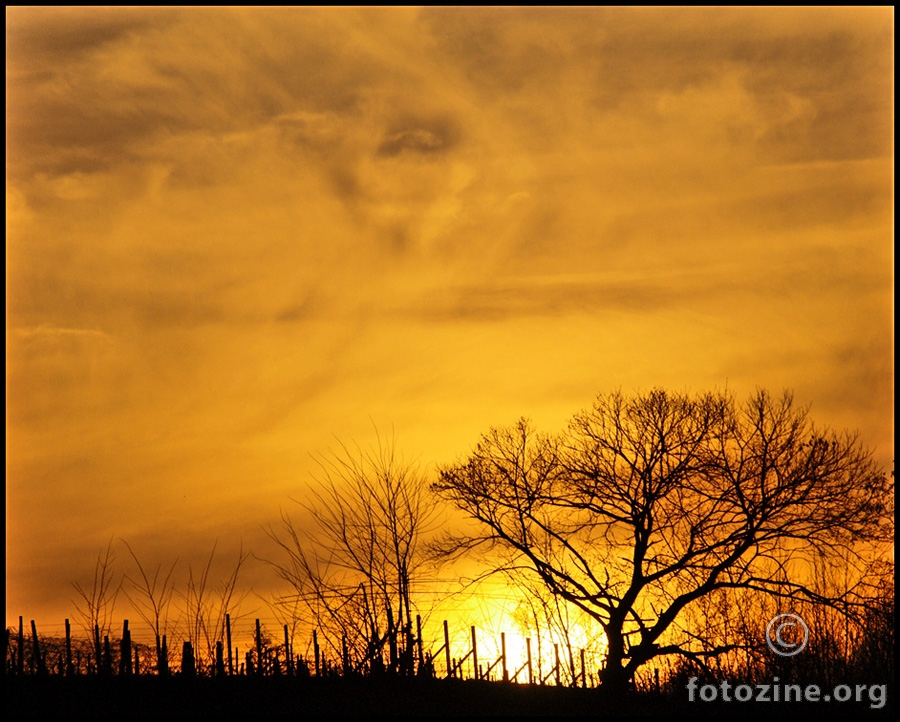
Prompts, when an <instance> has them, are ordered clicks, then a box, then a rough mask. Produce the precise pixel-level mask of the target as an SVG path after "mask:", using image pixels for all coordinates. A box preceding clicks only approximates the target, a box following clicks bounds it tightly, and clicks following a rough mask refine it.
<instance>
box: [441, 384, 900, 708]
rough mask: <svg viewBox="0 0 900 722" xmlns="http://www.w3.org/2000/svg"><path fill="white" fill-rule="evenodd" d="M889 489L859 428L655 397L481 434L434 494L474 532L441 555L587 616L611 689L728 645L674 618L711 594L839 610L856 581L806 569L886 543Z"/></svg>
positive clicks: (717, 396) (768, 401) (798, 413)
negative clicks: (510, 574) (527, 577)
mask: <svg viewBox="0 0 900 722" xmlns="http://www.w3.org/2000/svg"><path fill="white" fill-rule="evenodd" d="M891 486H892V484H891V482H890V481H889V480H888V478H887V475H886V474H885V473H884V472H883V471H882V470H881V469H880V468H878V467H877V465H876V464H875V463H874V462H873V460H872V456H871V453H870V452H869V451H868V450H867V449H865V448H863V447H862V446H861V445H860V444H859V442H858V439H857V437H856V436H855V435H851V434H847V433H843V434H839V433H834V432H832V431H829V430H827V429H819V428H817V427H816V426H815V425H814V424H813V423H812V422H811V421H810V419H809V418H808V413H807V409H805V408H798V407H796V406H795V405H794V403H793V399H792V396H791V394H789V393H785V394H784V395H783V396H782V397H781V398H773V397H771V396H770V395H769V394H768V393H766V392H763V391H759V392H757V393H756V394H755V395H753V396H752V397H751V398H750V399H749V400H748V401H747V402H746V403H745V404H743V405H741V404H738V403H736V402H735V400H734V398H733V397H732V396H731V395H730V394H727V393H710V394H703V395H697V396H691V395H688V394H672V393H668V392H666V391H663V390H654V391H652V392H650V393H647V394H644V395H635V396H634V397H631V398H628V397H625V396H624V395H622V394H621V393H613V394H610V395H606V396H603V395H601V396H599V397H598V398H597V399H596V401H595V403H594V405H593V407H592V408H591V409H589V410H587V411H585V412H583V413H580V414H578V415H576V416H575V417H574V418H573V419H572V421H571V423H570V425H569V426H568V428H567V430H566V431H565V432H564V433H562V434H560V435H557V436H549V435H543V434H539V433H537V432H536V431H535V430H534V429H533V428H532V427H531V425H530V424H529V423H528V422H527V421H525V420H521V421H520V422H519V423H518V424H516V425H515V426H513V427H512V428H501V429H493V430H491V431H490V432H489V433H488V434H486V435H485V436H483V437H482V439H481V441H480V443H479V444H478V445H477V446H476V448H475V449H474V451H473V453H472V454H471V455H470V456H469V457H468V458H467V459H465V460H464V461H463V462H461V463H459V464H456V465H451V466H447V467H445V468H443V469H442V470H441V472H440V476H439V480H438V482H437V483H435V484H434V487H433V488H434V490H435V491H437V492H438V493H440V494H441V495H443V496H444V497H445V498H447V499H449V500H450V501H452V502H453V503H454V504H455V505H456V506H458V507H459V508H460V509H462V510H463V511H465V512H466V513H467V514H468V515H470V516H471V517H472V518H473V519H475V520H477V521H478V522H481V524H480V531H479V532H476V533H474V534H468V535H457V536H450V537H448V538H447V539H446V540H445V543H444V544H443V548H444V550H445V552H446V553H448V554H464V553H466V552H468V551H470V550H472V549H474V548H476V547H479V548H481V547H484V548H488V549H493V550H494V551H495V552H497V553H498V554H499V555H500V556H499V557H498V561H497V566H498V568H504V569H507V570H508V569H511V568H520V569H523V570H527V571H528V572H529V573H531V574H534V575H537V577H538V578H539V579H540V580H541V581H542V582H543V583H544V584H545V585H546V586H547V588H548V589H549V590H550V591H552V592H553V593H554V594H556V595H558V596H559V597H561V598H562V599H564V600H566V601H567V602H568V603H571V604H574V605H575V606H577V607H578V608H580V609H582V610H584V612H586V613H587V614H589V615H590V616H591V617H592V618H593V619H594V620H596V622H597V623H598V624H599V625H601V627H602V629H603V631H604V633H605V637H606V642H607V645H608V649H607V656H606V660H605V663H604V668H603V670H602V679H603V685H604V686H606V687H607V689H610V690H611V691H614V692H620V691H622V690H624V689H625V688H626V687H627V685H628V684H629V682H630V681H631V680H633V679H634V676H635V673H636V671H637V670H638V669H639V668H640V667H641V666H642V665H644V664H646V663H647V662H648V661H650V660H652V659H655V658H658V657H660V656H666V655H682V656H684V657H687V658H689V659H693V660H695V661H702V659H704V658H709V657H716V656H717V655H719V654H721V653H723V652H726V651H728V650H730V649H733V648H734V644H733V643H732V642H730V641H729V640H722V641H721V642H719V643H716V644H712V645H711V644H704V643H703V642H704V640H698V639H695V638H694V637H693V630H692V629H691V628H690V627H688V626H687V625H686V624H685V623H684V622H685V619H687V618H688V617H689V616H690V614H691V612H692V611H693V610H694V608H695V607H696V605H697V604H698V602H700V601H705V600H706V599H708V598H709V597H710V595H715V594H716V593H719V592H721V591H723V590H735V589H743V590H749V591H752V592H755V593H759V594H761V595H766V596H767V597H774V598H778V599H781V600H784V601H785V602H786V603H787V602H789V601H790V600H804V601H807V602H815V603H821V604H828V605H832V606H836V607H840V608H842V609H845V610H847V609H849V608H850V605H851V604H852V602H853V599H854V597H853V591H854V589H853V585H854V583H855V580H854V579H853V578H852V577H853V575H852V574H849V575H848V580H850V581H849V584H848V586H847V587H846V588H844V589H841V590H840V591H839V592H826V591H825V590H822V589H818V588H817V587H816V586H815V584H814V581H815V580H814V575H812V574H811V573H810V562H811V561H813V560H816V559H829V558H830V559H834V558H841V559H842V560H843V563H844V564H847V565H854V564H855V562H856V561H860V562H862V561H863V555H864V552H865V549H864V548H863V546H864V545H865V544H867V543H877V542H883V541H884V540H885V539H886V538H889V537H890V536H891V534H892V528H891V525H890V520H891V517H892V509H891V503H892V494H891Z"/></svg>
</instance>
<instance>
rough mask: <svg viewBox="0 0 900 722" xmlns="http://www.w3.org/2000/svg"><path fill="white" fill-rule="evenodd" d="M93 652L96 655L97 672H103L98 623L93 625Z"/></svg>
mask: <svg viewBox="0 0 900 722" xmlns="http://www.w3.org/2000/svg"><path fill="white" fill-rule="evenodd" d="M94 654H96V655H97V674H103V647H101V646H100V625H99V624H95V625H94Z"/></svg>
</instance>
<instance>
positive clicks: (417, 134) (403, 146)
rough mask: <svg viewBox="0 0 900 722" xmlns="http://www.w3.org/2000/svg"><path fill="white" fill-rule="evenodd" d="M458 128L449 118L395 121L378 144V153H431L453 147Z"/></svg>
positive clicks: (388, 154) (390, 154) (457, 140)
mask: <svg viewBox="0 0 900 722" xmlns="http://www.w3.org/2000/svg"><path fill="white" fill-rule="evenodd" d="M458 142H459V128H458V125H457V124H456V123H454V122H453V121H452V120H450V119H449V118H438V119H435V120H431V121H419V122H417V121H407V122H405V123H395V124H394V125H393V126H392V127H391V128H390V129H389V130H388V132H387V133H386V136H385V138H384V140H383V141H382V142H381V144H380V145H379V146H378V154H379V155H383V156H387V157H392V156H395V155H399V154H401V153H403V152H410V153H421V154H423V155H432V154H437V153H441V152H443V151H446V150H449V149H451V148H453V146H455V145H456V144H457V143H458Z"/></svg>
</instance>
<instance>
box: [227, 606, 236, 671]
mask: <svg viewBox="0 0 900 722" xmlns="http://www.w3.org/2000/svg"><path fill="white" fill-rule="evenodd" d="M225 638H226V640H227V641H228V674H229V676H230V675H232V674H234V660H233V659H232V657H231V615H230V614H226V615H225Z"/></svg>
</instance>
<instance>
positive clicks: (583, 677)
mask: <svg viewBox="0 0 900 722" xmlns="http://www.w3.org/2000/svg"><path fill="white" fill-rule="evenodd" d="M581 686H582V687H584V688H587V677H586V676H585V674H584V650H583V649H582V650H581Z"/></svg>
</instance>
